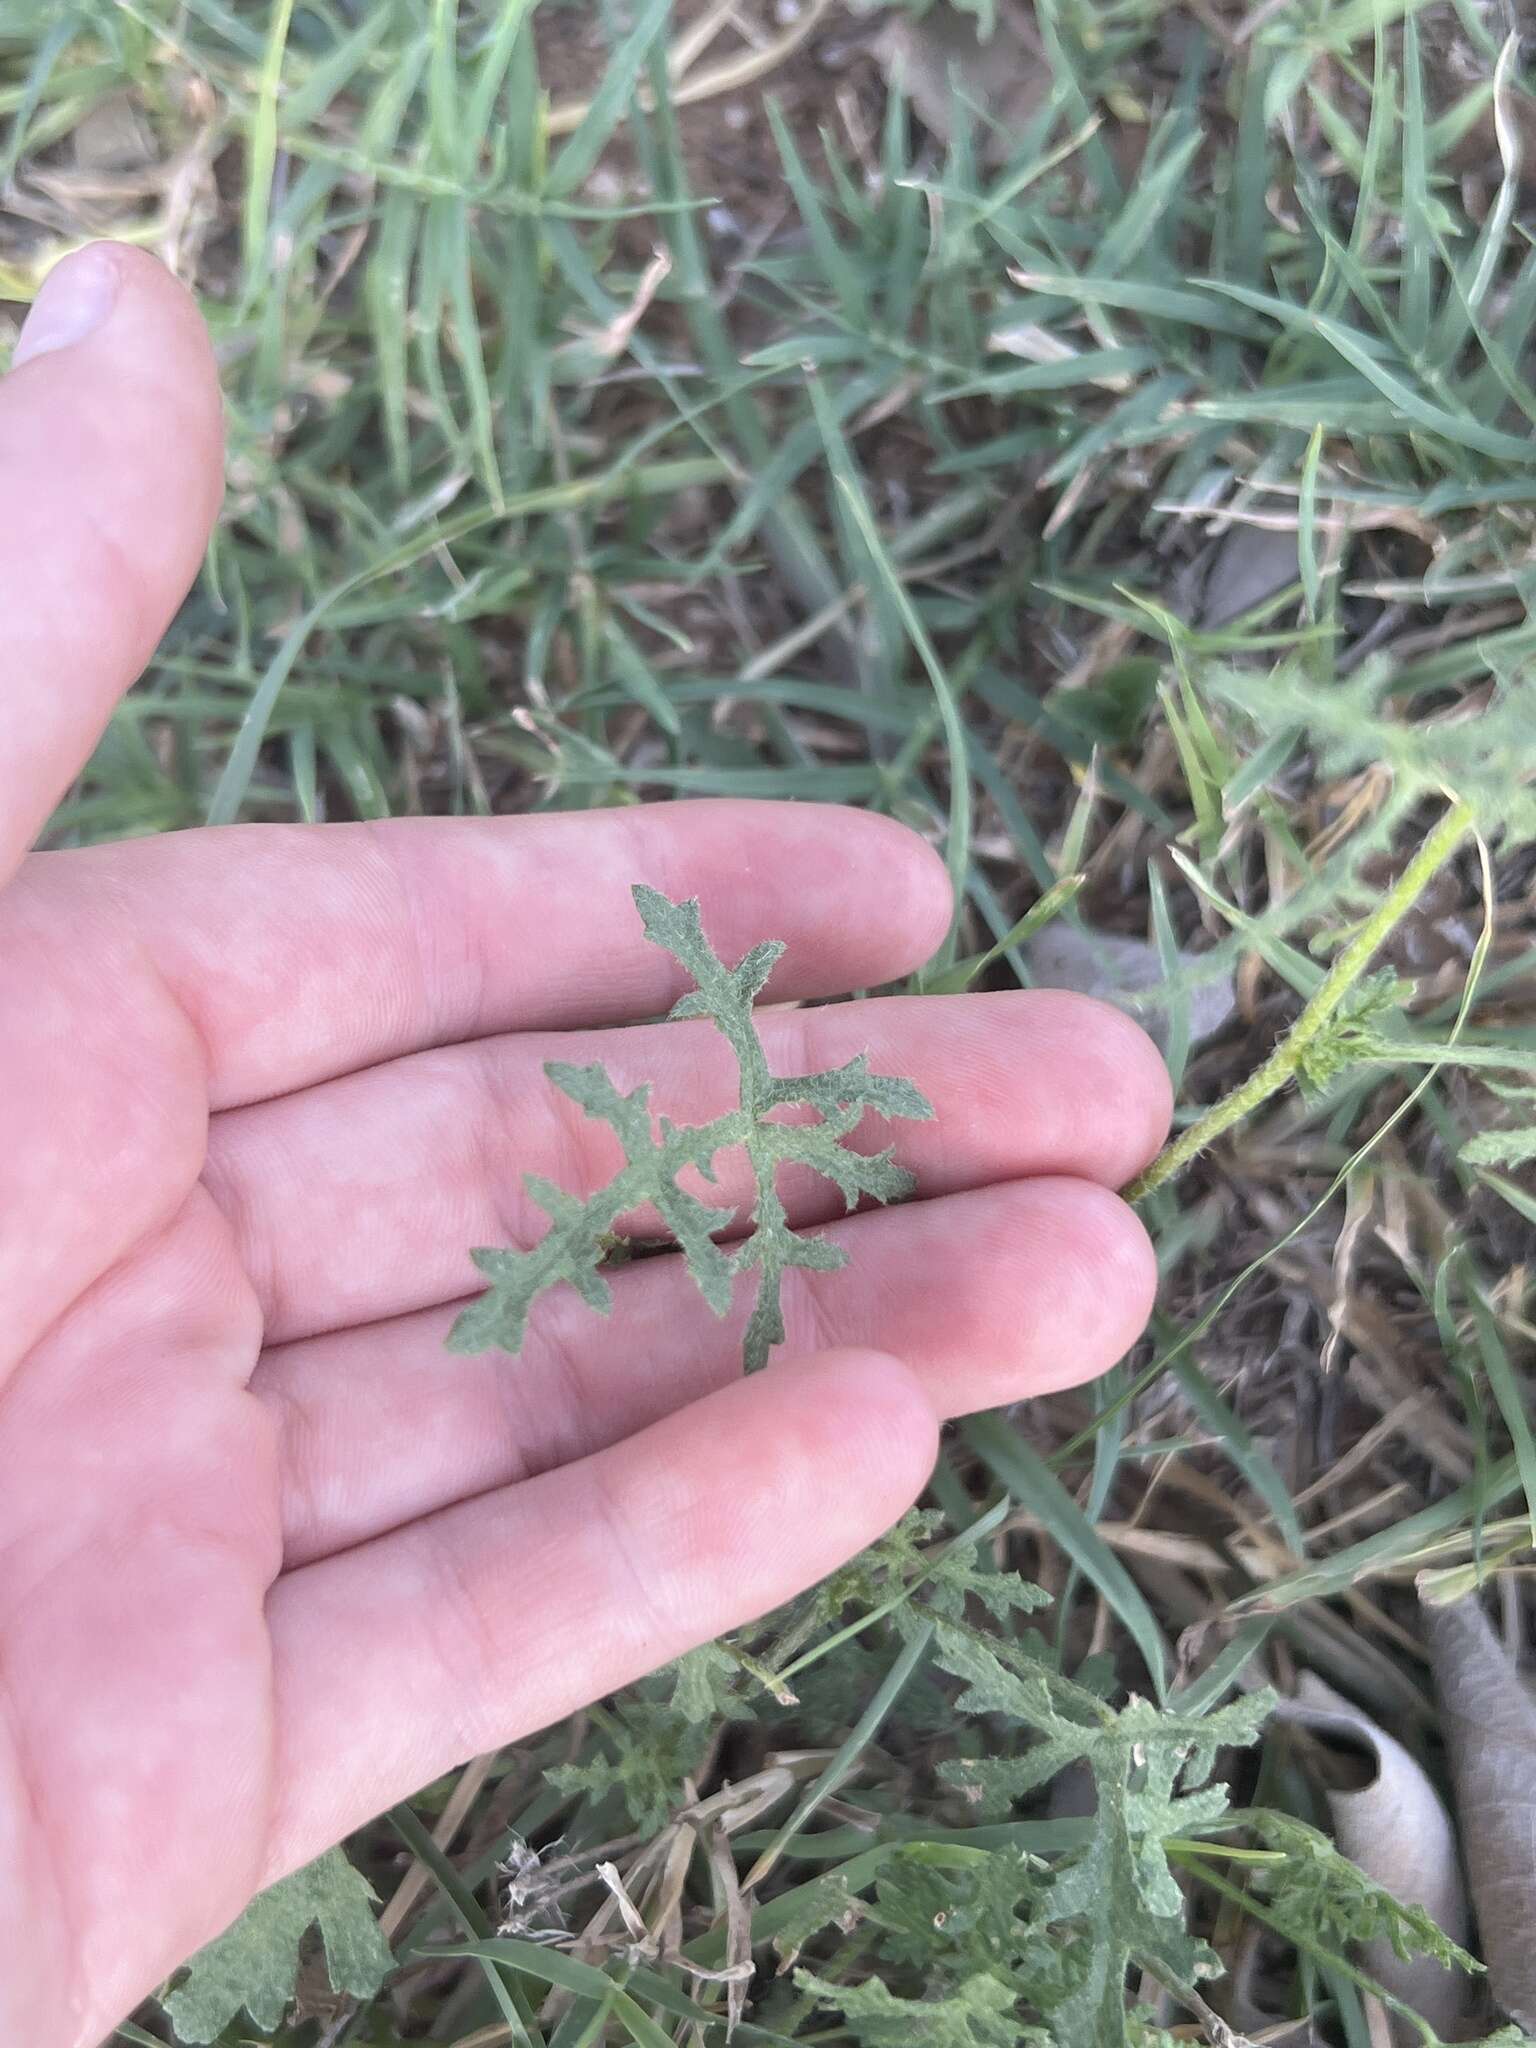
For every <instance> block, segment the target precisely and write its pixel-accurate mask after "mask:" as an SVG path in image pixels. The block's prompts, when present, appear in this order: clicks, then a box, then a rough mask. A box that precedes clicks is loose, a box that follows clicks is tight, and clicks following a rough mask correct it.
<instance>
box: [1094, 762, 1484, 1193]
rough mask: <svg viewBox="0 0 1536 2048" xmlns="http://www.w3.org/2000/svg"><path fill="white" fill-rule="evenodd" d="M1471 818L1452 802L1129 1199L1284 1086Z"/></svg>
mask: <svg viewBox="0 0 1536 2048" xmlns="http://www.w3.org/2000/svg"><path fill="white" fill-rule="evenodd" d="M1471 823H1472V813H1471V811H1470V809H1469V808H1468V807H1467V805H1465V804H1461V803H1458V804H1453V805H1452V807H1451V809H1450V810H1449V811H1447V812H1446V814H1445V816H1444V817H1443V818H1442V819H1441V820H1440V823H1439V824H1438V825H1437V826H1436V827H1435V829H1434V831H1433V832H1431V833H1430V835H1429V837H1428V838H1427V839H1426V840H1425V842H1424V844H1423V845H1422V846H1421V847H1420V849H1419V851H1418V852H1417V853H1416V854H1415V855H1414V857H1413V859H1412V860H1411V861H1410V862H1409V863H1408V865H1407V867H1405V868H1404V869H1403V872H1402V873H1401V875H1399V876H1398V878H1397V880H1396V882H1394V883H1393V885H1392V887H1391V888H1390V889H1389V890H1388V892H1387V894H1386V896H1385V897H1384V898H1383V899H1382V901H1381V903H1380V905H1379V906H1378V908H1377V909H1376V910H1374V911H1373V912H1372V914H1371V916H1370V917H1369V918H1368V919H1367V920H1366V922H1365V924H1364V926H1363V927H1362V928H1361V930H1360V931H1359V932H1358V933H1357V934H1356V936H1355V937H1354V938H1353V939H1351V940H1350V942H1349V944H1348V945H1347V946H1346V947H1345V948H1344V951H1343V952H1342V953H1341V954H1340V955H1339V957H1338V959H1337V960H1335V962H1334V963H1333V966H1332V967H1331V968H1330V969H1329V971H1328V974H1327V976H1326V977H1325V979H1324V981H1323V984H1322V986H1321V988H1319V989H1318V991H1317V994H1316V995H1315V996H1314V997H1313V998H1312V1000H1311V1002H1310V1003H1308V1005H1307V1007H1306V1008H1305V1009H1304V1010H1303V1011H1302V1013H1301V1015H1300V1016H1299V1017H1298V1018H1297V1019H1296V1022H1295V1024H1294V1025H1293V1026H1292V1027H1291V1029H1290V1031H1289V1032H1288V1033H1287V1034H1286V1036H1285V1037H1284V1038H1283V1039H1282V1040H1281V1041H1280V1043H1279V1044H1278V1045H1277V1046H1276V1047H1275V1049H1274V1051H1273V1052H1272V1053H1271V1054H1270V1056H1269V1058H1268V1059H1267V1060H1265V1061H1264V1063H1263V1065H1262V1066H1259V1067H1255V1069H1254V1071H1253V1072H1252V1073H1251V1074H1250V1075H1249V1076H1248V1078H1247V1080H1246V1081H1244V1082H1243V1083H1242V1084H1241V1085H1240V1086H1239V1087H1237V1088H1234V1089H1233V1090H1232V1092H1231V1093H1230V1094H1229V1095H1224V1096H1223V1097H1222V1099H1221V1100H1220V1102H1217V1103H1214V1104H1213V1105H1212V1107H1211V1108H1210V1109H1208V1110H1207V1111H1206V1113H1205V1115H1204V1116H1203V1117H1201V1118H1200V1119H1199V1121H1198V1122H1197V1123H1193V1124H1191V1125H1190V1127H1189V1129H1188V1130H1187V1131H1185V1132H1184V1133H1183V1134H1182V1135H1181V1136H1180V1137H1177V1138H1175V1139H1174V1140H1173V1142H1172V1144H1170V1145H1167V1146H1165V1147H1164V1148H1163V1150H1162V1151H1161V1152H1160V1153H1159V1154H1158V1156H1157V1158H1156V1159H1154V1160H1153V1162H1152V1164H1151V1165H1150V1166H1149V1167H1148V1168H1147V1170H1146V1172H1145V1173H1143V1174H1141V1175H1140V1176H1139V1177H1138V1178H1137V1179H1136V1180H1133V1181H1132V1182H1131V1184H1130V1186H1129V1187H1128V1188H1127V1189H1126V1190H1125V1198H1126V1200H1127V1201H1128V1202H1140V1201H1142V1200H1143V1199H1144V1198H1145V1197H1146V1196H1148V1195H1150V1194H1151V1193H1152V1191H1153V1189H1154V1188H1160V1187H1162V1186H1164V1185H1165V1183H1167V1182H1168V1181H1170V1180H1172V1179H1173V1178H1174V1176H1175V1175H1176V1174H1179V1173H1182V1172H1183V1171H1184V1168H1185V1167H1186V1166H1188V1165H1189V1163H1190V1161H1191V1160H1193V1159H1198V1158H1199V1156H1200V1154H1201V1153H1202V1152H1204V1151H1206V1150H1207V1148H1208V1147H1209V1146H1211V1145H1213V1144H1214V1143H1215V1142H1216V1140H1217V1139H1218V1138H1219V1137H1220V1136H1221V1135H1222V1133H1223V1132H1224V1131H1229V1130H1231V1128H1232V1126H1233V1125H1234V1124H1239V1123H1241V1122H1242V1121H1243V1119H1244V1118H1245V1117H1248V1116H1251V1115H1252V1114H1253V1112H1254V1111H1255V1110H1256V1109H1257V1108H1258V1107H1259V1105H1260V1103H1262V1102H1267V1101H1268V1100H1269V1098H1270V1096H1271V1095H1276V1094H1278V1093H1279V1091H1280V1090H1281V1089H1282V1088H1283V1087H1284V1086H1285V1085H1286V1083H1287V1082H1288V1081H1289V1080H1290V1079H1291V1078H1292V1076H1293V1075H1294V1074H1295V1072H1296V1070H1297V1068H1298V1067H1299V1066H1300V1065H1301V1062H1302V1056H1303V1055H1304V1054H1305V1052H1306V1050H1307V1048H1308V1046H1310V1045H1312V1044H1313V1043H1314V1042H1315V1041H1316V1040H1317V1038H1318V1037H1319V1036H1320V1035H1321V1034H1322V1032H1323V1031H1324V1029H1325V1028H1326V1027H1327V1025H1328V1024H1329V1022H1330V1021H1331V1020H1332V1018H1333V1017H1334V1015H1335V1014H1336V1012H1337V1011H1338V1008H1339V1006H1340V1004H1341V1003H1342V1002H1343V1001H1344V998H1345V997H1346V996H1347V995H1348V994H1349V992H1350V990H1351V989H1352V988H1353V987H1354V985H1355V983H1356V982H1357V981H1358V980H1359V979H1360V977H1361V975H1362V974H1363V973H1364V972H1365V970H1366V968H1367V967H1368V966H1369V965H1370V963H1371V960H1372V958H1373V956H1374V955H1375V953H1376V952H1377V950H1378V949H1379V948H1380V946H1381V944H1382V942H1383V941H1384V940H1385V939H1386V937H1387V936H1388V934H1389V933H1390V932H1391V931H1392V929H1393V927H1394V926H1395V925H1397V924H1399V923H1400V922H1401V921H1402V919H1403V918H1404V917H1406V916H1407V914H1408V912H1409V910H1410V909H1412V907H1413V905H1414V903H1415V902H1416V901H1417V900H1418V897H1419V894H1420V892H1421V891H1422V890H1423V888H1424V886H1425V884H1426V883H1427V882H1428V881H1429V879H1430V877H1431V876H1432V875H1433V874H1434V873H1435V871H1436V870H1437V869H1438V868H1439V867H1441V866H1442V865H1443V864H1444V862H1445V861H1446V860H1448V859H1449V857H1450V855H1451V854H1452V853H1453V852H1454V851H1455V849H1456V847H1457V845H1458V844H1459V843H1460V841H1461V839H1462V838H1463V837H1464V836H1465V834H1466V832H1467V831H1468V829H1469V828H1470V826H1471Z"/></svg>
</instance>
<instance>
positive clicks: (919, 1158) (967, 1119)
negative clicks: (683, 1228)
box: [205, 990, 1168, 1343]
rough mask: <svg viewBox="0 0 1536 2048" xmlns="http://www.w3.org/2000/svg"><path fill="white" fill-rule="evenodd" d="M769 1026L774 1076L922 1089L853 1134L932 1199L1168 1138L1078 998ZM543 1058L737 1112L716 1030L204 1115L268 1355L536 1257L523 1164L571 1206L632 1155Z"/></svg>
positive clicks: (1121, 1048)
mask: <svg viewBox="0 0 1536 2048" xmlns="http://www.w3.org/2000/svg"><path fill="white" fill-rule="evenodd" d="M759 1029H760V1032H761V1036H762V1039H763V1043H764V1046H765V1048H766V1051H767V1055H768V1061H769V1065H770V1067H771V1068H772V1069H773V1071H774V1072H775V1073H780V1074H785V1073H805V1072H809V1071H813V1070H818V1069H822V1068H827V1067H834V1066H839V1065H841V1064H843V1063H844V1062H845V1061H847V1060H849V1059H851V1058H852V1057H853V1056H854V1055H855V1054H856V1053H859V1052H867V1053H868V1055H869V1060H870V1066H871V1068H872V1069H873V1071H874V1072H876V1073H884V1074H902V1075H906V1076H908V1077H909V1078H911V1079H912V1080H914V1081H915V1082H916V1083H917V1085H918V1087H920V1088H921V1089H922V1090H923V1091H924V1093H925V1094H926V1095H927V1096H928V1098H929V1100H930V1101H931V1102H932V1103H933V1106H934V1109H935V1112H936V1115H935V1118H934V1120H933V1122H931V1123H900V1124H895V1125H888V1124H886V1123H885V1122H884V1121H883V1120H882V1119H880V1118H878V1117H875V1116H870V1117H868V1118H866V1120H865V1124H864V1125H863V1126H861V1127H860V1130H859V1132H858V1133H857V1134H856V1140H855V1142H857V1143H858V1144H859V1145H860V1146H861V1147H863V1148H868V1149H879V1148H880V1147H881V1146H884V1145H886V1144H889V1143H891V1142H892V1141H893V1140H894V1142H895V1144H896V1148H897V1157H898V1158H899V1159H900V1160H901V1161H902V1162H903V1164H905V1165H906V1166H908V1167H909V1168H910V1169H911V1170H912V1172H913V1173H915V1174H916V1176H917V1181H918V1189H917V1192H918V1193H919V1194H920V1195H922V1196H925V1197H927V1196H934V1195H940V1194H948V1193H952V1192H955V1191H957V1190H959V1189H963V1188H969V1187H982V1186H990V1185H992V1184H994V1183H997V1182H1000V1181H1008V1180H1017V1179H1021V1178H1026V1177H1029V1176H1031V1175H1036V1174H1059V1175H1068V1176H1072V1177H1074V1178H1078V1179H1083V1180H1092V1181H1097V1182H1098V1183H1100V1184H1101V1185H1102V1186H1105V1187H1117V1186H1120V1185H1123V1184H1124V1182H1126V1181H1127V1180H1129V1179H1130V1178H1131V1177H1132V1176H1133V1175H1134V1174H1135V1173H1136V1172H1137V1171H1138V1170H1139V1169H1140V1168H1141V1167H1142V1166H1143V1165H1144V1164H1145V1163H1146V1161H1147V1160H1148V1159H1150V1158H1151V1157H1152V1155H1153V1153H1154V1152H1155V1151H1156V1149H1157V1146H1158V1144H1159V1143H1160V1141H1161V1139H1162V1136H1163V1133H1164V1130H1165V1128H1166V1125H1167V1120H1168V1081H1167V1075H1166V1072H1165V1070H1164V1068H1163V1065H1162V1062H1161V1060H1160V1059H1159V1058H1158V1055H1157V1053H1156V1051H1155V1049H1154V1048H1153V1046H1152V1045H1151V1043H1150V1041H1149V1040H1148V1039H1147V1038H1146V1037H1145V1035H1144V1034H1143V1033H1142V1032H1141V1031H1140V1030H1139V1029H1138V1027H1137V1026H1136V1025H1134V1024H1133V1023H1131V1022H1130V1021H1129V1020H1128V1019H1127V1018H1125V1017H1123V1016H1121V1015H1120V1014H1119V1013H1118V1012H1117V1011H1114V1010H1110V1009H1108V1008H1106V1007H1105V1006H1103V1005H1102V1004H1099V1003H1095V1002H1092V1001H1089V1000H1088V999H1086V998H1083V997H1079V996H1073V995H1066V994H1060V993H1056V992H1051V991H1043V990H1042V991H1036V992H1029V993H1006V992H1005V993H999V994H995V995H980V996H953V997H934V996H924V997H890V998H886V999H883V1000H877V1001H870V1002H864V1003H858V1004H839V1005H836V1006H833V1007H831V1008H827V1009H821V1010H804V1011H766V1012H764V1013H763V1014H762V1015H761V1017H760V1020H759ZM553 1058H559V1059H564V1060H569V1061H572V1062H575V1063H578V1064H580V1063H582V1062H584V1061H589V1060H593V1059H601V1060H602V1062H603V1064H604V1065H605V1066H606V1067H607V1068H608V1069H609V1071H610V1073H611V1074H612V1075H613V1078H614V1080H615V1081H616V1082H617V1083H618V1085H619V1086H620V1087H621V1088H623V1089H630V1088H633V1087H635V1086H636V1085H637V1084H638V1083H639V1082H640V1081H642V1080H649V1081H651V1082H652V1083H653V1084H654V1086H653V1090H652V1106H653V1108H654V1109H655V1110H656V1111H658V1112H659V1113H662V1114H665V1115H667V1116H670V1117H671V1118H672V1119H673V1120H674V1121H675V1122H679V1123H697V1122H703V1121H706V1120H708V1119H710V1118H712V1117H715V1116H718V1115H720V1114H721V1113H722V1112H723V1111H725V1110H726V1109H728V1108H730V1107H732V1106H733V1104H734V1101H735V1095H736V1081H737V1075H736V1067H735V1062H734V1058H733V1056H732V1054H731V1052H730V1050H729V1048H728V1047H727V1046H726V1044H725V1043H724V1041H723V1040H722V1039H721V1038H720V1036H719V1034H718V1033H717V1032H715V1031H714V1029H713V1028H712V1027H711V1026H710V1025H708V1024H704V1023H684V1024H660V1025H643V1026H638V1027H635V1028H632V1029H628V1030H618V1031H606V1032H579V1033H576V1032H572V1033H561V1034H548V1033H524V1034H517V1035H511V1036H503V1037H495V1038H488V1039H482V1040H479V1041H478V1042H476V1043H472V1044H467V1045H456V1046H450V1047H445V1048H441V1049H438V1050H434V1051H429V1052H422V1053H416V1054H412V1055H411V1056H409V1057H407V1058H403V1059H398V1060H391V1061H388V1062H386V1063H385V1064H384V1065H381V1066H378V1067H373V1068H369V1069H367V1070H366V1071H364V1072H362V1073H357V1074H351V1075H348V1076H346V1077H345V1078H343V1079H341V1080H336V1081H328V1082H325V1083H323V1084H321V1085H319V1086H317V1087H313V1088H308V1089H304V1090H301V1091H299V1092H298V1093H296V1094H293V1095H289V1096H285V1097H283V1098H281V1099H280V1100H278V1101H275V1102H268V1103H261V1104H256V1105H253V1106H251V1107H249V1108H243V1109H236V1110H230V1111H227V1112H225V1113H224V1114H223V1115H222V1116H219V1117H217V1118H215V1119H214V1122H213V1125H212V1128H211V1131H210V1135H209V1151H208V1162H207V1167H206V1176H205V1177H206V1179H207V1182H208V1185H209V1187H210V1189H211V1191H212V1193H213V1195H214V1197H215V1199H216V1200H217V1201H218V1202H219V1204H220V1206H221V1207H222V1208H223V1209H224V1211H225V1213H226V1214H227V1215H228V1216H229V1218H230V1220H231V1222H232V1223H233V1225H234V1228H235V1230H236V1233H237V1236H238V1238H239V1241H240V1245H241V1250H242V1253H243V1255H244V1258H245V1261H246V1265H247V1270H248V1271H249V1272H250V1274H251V1276H252V1279H253V1281H254V1282H255V1285H256V1288H257V1291H258V1294H259V1296H260V1298H261V1301H262V1305H263V1310H264V1313H265V1316H266V1331H267V1341H268V1342H269V1343H282V1342H286V1341H289V1340H291V1339H293V1338H297V1337H304V1336H310V1335H314V1334H317V1333H319V1332H322V1331H327V1330H337V1329H345V1328H349V1327H351V1326H352V1325H353V1324H357V1323H367V1322H374V1321H378V1320H380V1319H381V1318H383V1317H386V1316H394V1315H401V1314H406V1313H409V1312H410V1311H412V1310H416V1309H422V1308H428V1307H432V1306H435V1305H437V1304H440V1303H443V1302H447V1301H453V1300H456V1299H457V1298H459V1297H460V1296H463V1295H465V1294H468V1293H471V1292H473V1291H474V1290H475V1289H476V1287H477V1284H478V1276H477V1274H476V1272H475V1269H474V1267H473V1265H472V1264H471V1263H470V1260H469V1249H470V1247H471V1246H474V1245H503V1244H504V1245H510V1246H517V1247H526V1246H527V1245H529V1244H531V1243H533V1242H534V1241H536V1240H537V1238H538V1237H539V1236H541V1235H542V1233H543V1231H544V1229H545V1228H546V1227H547V1225H546V1219H545V1217H544V1215H543V1212H542V1211H541V1210H539V1209H538V1208H537V1207H536V1206H535V1205H534V1204H533V1203H532V1202H531V1201H530V1200H529V1198H528V1196H527V1195H526V1193H525V1192H524V1190H523V1175H524V1174H526V1173H537V1174H542V1175H544V1176H545V1177H546V1178H547V1179H550V1180H553V1181H555V1182H557V1183H558V1184H559V1185H560V1186H562V1187H565V1188H567V1189H569V1190H570V1191H571V1192H572V1193H575V1194H577V1195H579V1196H580V1195H586V1194H588V1193H591V1192H593V1191H594V1190H596V1189H597V1188H599V1187H601V1186H603V1185H604V1184H605V1183H606V1182H607V1181H608V1180H609V1178H610V1177H611V1176H612V1174H613V1173H614V1171H615V1170H616V1169H617V1167H618V1166H619V1165H620V1164H621V1163H622V1153H621V1150H620V1147H619V1144H618V1140H617V1138H616V1137H615V1136H614V1133H613V1132H612V1131H611V1130H609V1129H608V1127H607V1126H606V1125H603V1124H599V1123H594V1122H592V1121H590V1120H588V1119H586V1118H584V1117H583V1116H582V1115H581V1113H580V1112H579V1111H578V1110H577V1109H576V1108H575V1107H574V1105H573V1104H571V1103H569V1102H567V1100H566V1099H565V1097H563V1096H562V1095H560V1094H559V1093H558V1091H557V1090H556V1089H554V1088H553V1087H552V1086H551V1084H550V1083H549V1082H548V1081H547V1080H546V1078H545V1076H544V1073H543V1071H542V1070H543V1064H544V1062H545V1061H546V1060H548V1059H553ZM719 1164H720V1168H721V1192H722V1194H723V1195H724V1196H727V1197H731V1198H734V1199H744V1198H745V1196H746V1194H747V1187H746V1183H745V1179H744V1176H743V1175H742V1174H741V1172H740V1171H739V1162H735V1161H732V1160H731V1159H730V1157H729V1156H728V1155H727V1156H725V1157H723V1158H722V1160H721V1161H720V1162H719ZM733 1169H735V1170H733ZM781 1193H782V1194H783V1196H784V1199H785V1202H786V1206H787V1207H788V1209H789V1212H790V1216H791V1219H792V1221H794V1222H795V1223H796V1224H798V1225H802V1226H803V1225H806V1224H810V1223H815V1222H818V1221H821V1220H824V1219H825V1218H827V1217H829V1216H832V1215H835V1214H837V1213H839V1212H840V1211H841V1208H842V1201H841V1198H840V1196H839V1195H838V1194H837V1192H836V1190H835V1189H833V1188H832V1187H831V1186H830V1185H828V1184H827V1183H825V1182H821V1181H819V1180H817V1179H815V1178H814V1177H813V1176H810V1175H806V1174H801V1173H800V1172H798V1171H796V1172H794V1173H786V1174H785V1176H784V1177H783V1185H782V1188H781Z"/></svg>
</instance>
